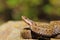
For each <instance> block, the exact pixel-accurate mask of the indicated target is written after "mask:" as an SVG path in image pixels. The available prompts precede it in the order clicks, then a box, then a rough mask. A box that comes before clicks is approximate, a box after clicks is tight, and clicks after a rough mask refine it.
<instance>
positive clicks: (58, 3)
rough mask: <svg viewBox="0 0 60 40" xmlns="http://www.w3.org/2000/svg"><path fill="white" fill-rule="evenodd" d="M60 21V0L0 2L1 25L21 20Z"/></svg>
mask: <svg viewBox="0 0 60 40" xmlns="http://www.w3.org/2000/svg"><path fill="white" fill-rule="evenodd" d="M22 15H24V16H27V17H29V18H30V19H32V20H34V21H41V20H43V21H51V20H60V0H0V23H3V22H6V21H9V20H14V21H15V20H21V16H22Z"/></svg>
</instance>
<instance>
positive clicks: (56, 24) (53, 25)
mask: <svg viewBox="0 0 60 40" xmlns="http://www.w3.org/2000/svg"><path fill="white" fill-rule="evenodd" d="M22 19H23V20H24V22H26V23H27V24H28V25H29V26H30V29H31V30H32V31H33V32H35V33H37V34H41V35H47V36H52V35H55V34H59V33H60V21H51V22H50V23H48V24H40V25H37V24H36V23H35V22H34V21H32V20H30V19H29V18H27V17H25V16H22Z"/></svg>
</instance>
